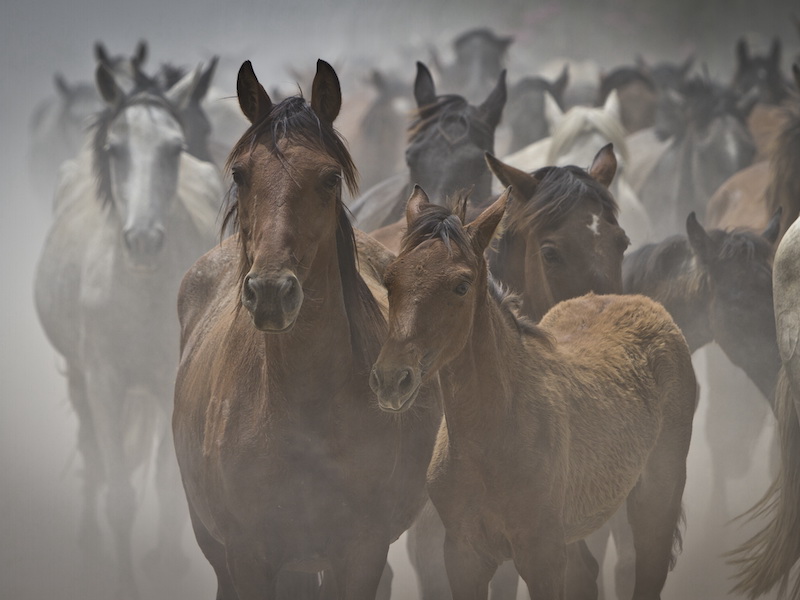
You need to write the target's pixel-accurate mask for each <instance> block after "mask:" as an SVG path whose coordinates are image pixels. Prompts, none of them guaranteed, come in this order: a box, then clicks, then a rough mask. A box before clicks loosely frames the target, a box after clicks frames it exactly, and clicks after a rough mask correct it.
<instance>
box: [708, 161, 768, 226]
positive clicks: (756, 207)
mask: <svg viewBox="0 0 800 600" xmlns="http://www.w3.org/2000/svg"><path fill="white" fill-rule="evenodd" d="M769 179H770V169H769V162H768V161H761V162H758V163H756V164H754V165H751V166H749V167H747V168H746V169H742V170H741V171H738V172H736V173H734V174H733V175H732V176H731V177H729V178H728V179H727V180H725V182H723V184H722V185H721V186H720V187H719V188H718V189H717V191H716V192H714V195H713V196H711V198H710V199H709V201H708V206H707V208H706V217H705V223H706V227H708V228H713V229H726V230H727V229H733V228H734V227H752V228H753V229H763V228H764V227H766V225H767V222H768V221H769V217H770V216H771V215H769V214H768V212H767V204H766V201H767V199H766V191H767V186H768V185H769Z"/></svg>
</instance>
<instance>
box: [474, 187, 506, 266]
mask: <svg viewBox="0 0 800 600" xmlns="http://www.w3.org/2000/svg"><path fill="white" fill-rule="evenodd" d="M510 195H511V188H510V187H507V188H506V189H505V191H504V192H503V193H502V194H500V197H499V198H498V199H497V200H495V201H494V202H493V203H492V204H491V206H489V207H488V208H487V209H486V210H484V211H483V212H482V213H481V214H480V215H478V216H477V218H476V219H475V220H474V221H473V222H472V223H470V224H469V225H467V227H466V230H467V234H469V237H470V239H472V241H473V242H474V243H475V244H476V245H477V246H478V248H479V249H480V250H481V252H483V251H484V250H486V248H488V247H489V244H490V243H491V241H492V238H493V237H494V234H495V231H497V227H498V226H499V225H500V221H502V220H503V215H505V214H506V207H507V206H508V202H509V196H510Z"/></svg>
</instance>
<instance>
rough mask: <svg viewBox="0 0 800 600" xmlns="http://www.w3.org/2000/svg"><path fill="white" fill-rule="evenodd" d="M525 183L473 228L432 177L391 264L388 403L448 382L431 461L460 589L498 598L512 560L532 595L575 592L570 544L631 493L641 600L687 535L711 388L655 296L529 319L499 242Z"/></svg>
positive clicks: (609, 300) (380, 381)
mask: <svg viewBox="0 0 800 600" xmlns="http://www.w3.org/2000/svg"><path fill="white" fill-rule="evenodd" d="M508 197H509V190H506V192H505V193H504V194H503V195H502V196H501V197H500V198H499V199H498V200H497V201H496V202H495V203H494V204H492V205H491V206H490V207H489V208H487V209H486V210H485V211H484V212H483V213H482V214H481V215H480V216H479V217H478V218H477V219H476V220H475V221H474V222H472V223H471V224H470V225H468V226H466V227H464V226H462V225H461V222H460V220H459V219H458V217H456V216H454V215H453V214H451V212H450V211H449V210H447V209H444V208H442V207H439V206H435V205H432V204H430V203H429V202H428V200H427V197H426V196H425V193H424V192H423V191H422V190H421V189H419V188H417V189H415V191H414V193H413V194H412V196H411V198H410V199H409V202H408V206H407V209H406V218H407V221H408V233H407V234H406V236H405V238H404V240H403V245H402V249H401V252H400V255H399V256H398V258H397V259H396V260H395V261H393V262H392V263H391V264H390V265H389V267H388V268H387V271H386V275H385V284H386V287H387V290H388V293H389V337H388V339H387V341H386V343H385V344H384V346H383V348H382V349H381V353H380V356H379V357H378V361H377V362H376V364H375V366H374V368H373V370H372V374H371V376H370V384H371V386H372V389H373V390H374V391H375V393H376V394H377V396H378V402H379V404H380V405H381V406H382V407H388V408H389V409H392V410H399V409H400V408H406V409H407V408H409V407H411V406H413V404H414V401H415V399H416V396H417V390H419V389H420V386H422V385H424V384H425V383H426V382H429V381H432V380H434V379H435V378H436V377H437V375H438V376H440V377H441V382H442V387H443V397H444V405H443V407H444V414H445V418H444V421H443V423H442V426H441V428H440V430H439V437H438V440H437V443H436V448H435V451H434V457H433V460H432V462H431V465H430V467H429V469H428V491H429V494H430V497H431V500H432V501H433V503H434V505H435V506H436V508H437V510H438V511H439V514H440V516H441V518H442V521H443V522H444V525H445V529H446V531H447V535H446V540H445V563H446V567H447V574H448V578H449V580H450V586H451V589H452V592H453V598H454V599H456V600H461V599H484V598H487V595H488V584H489V580H490V579H491V577H492V575H493V573H494V572H495V570H496V569H497V566H498V565H499V564H500V563H502V562H503V561H504V560H505V559H506V558H512V559H513V560H514V563H515V566H516V567H517V570H518V571H519V573H520V575H521V576H522V578H523V580H524V581H525V583H526V584H527V586H528V590H529V593H530V595H531V598H536V599H539V598H559V599H561V598H564V587H565V569H566V557H567V544H569V543H571V542H575V541H577V540H580V539H582V538H584V537H585V536H586V535H588V534H589V533H591V532H592V531H594V530H595V529H597V528H598V527H600V525H602V524H603V523H604V522H605V521H606V520H607V519H608V518H609V517H610V516H611V515H612V514H613V513H614V512H615V511H616V510H617V508H618V507H619V506H621V505H622V503H623V502H625V500H626V498H629V499H630V500H631V501H630V502H629V503H628V512H629V517H630V521H631V525H632V529H633V535H634V540H635V545H636V550H637V557H636V590H635V594H634V598H636V599H644V598H658V597H659V593H660V591H661V589H662V587H663V585H664V582H665V580H666V575H667V571H668V569H669V566H670V563H671V562H672V561H673V560H674V555H673V553H672V549H673V546H674V545H675V544H678V543H679V541H680V537H679V533H678V530H677V524H678V520H679V517H680V513H681V496H682V493H683V487H684V483H685V477H686V454H687V452H688V449H689V440H690V437H691V429H692V417H693V415H694V410H695V405H696V398H697V384H696V381H695V376H694V371H693V369H692V365H691V360H690V356H689V351H688V348H687V347H686V342H685V341H684V339H683V336H682V335H681V333H680V331H679V330H678V328H677V326H676V325H675V324H674V323H673V321H672V319H671V318H670V317H669V315H668V314H667V313H666V311H665V310H664V309H663V308H662V307H661V306H660V305H658V304H656V303H654V302H652V301H651V300H649V299H646V298H644V297H641V296H595V295H587V296H584V297H582V298H578V299H574V300H570V301H567V302H563V303H561V304H559V305H558V306H557V307H555V308H554V309H553V310H551V311H550V312H549V313H548V314H547V315H546V316H545V317H544V319H543V320H542V322H541V326H536V325H533V324H532V323H530V322H528V321H526V320H524V319H521V318H519V317H517V315H516V314H514V312H513V311H512V309H511V308H510V305H511V304H512V303H511V302H509V301H508V299H507V298H505V297H503V294H502V293H501V292H499V290H498V289H497V287H496V286H495V285H494V284H493V282H492V281H491V280H490V279H489V277H488V270H487V266H486V262H485V259H484V257H483V252H484V250H485V249H486V247H487V246H488V244H489V243H490V241H491V239H492V237H493V235H494V233H495V229H496V228H497V226H498V224H499V223H500V221H501V219H502V217H503V214H504V212H505V209H506V204H507V201H508Z"/></svg>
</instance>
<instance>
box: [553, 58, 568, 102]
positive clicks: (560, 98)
mask: <svg viewBox="0 0 800 600" xmlns="http://www.w3.org/2000/svg"><path fill="white" fill-rule="evenodd" d="M568 85H569V65H568V64H567V63H564V68H563V69H561V75H559V76H558V79H556V80H555V81H554V82H553V85H552V90H553V99H554V100H555V101H556V102H557V103H558V106H559V107H561V106H563V104H564V92H566V91H567V86H568Z"/></svg>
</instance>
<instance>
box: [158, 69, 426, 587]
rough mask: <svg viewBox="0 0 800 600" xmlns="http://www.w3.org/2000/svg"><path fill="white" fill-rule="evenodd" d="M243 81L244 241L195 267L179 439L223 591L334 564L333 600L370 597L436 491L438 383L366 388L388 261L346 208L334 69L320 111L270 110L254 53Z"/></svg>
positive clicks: (237, 178) (240, 181)
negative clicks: (388, 407)
mask: <svg viewBox="0 0 800 600" xmlns="http://www.w3.org/2000/svg"><path fill="white" fill-rule="evenodd" d="M238 91H239V100H240V104H241V106H242V109H243V112H244V113H245V115H247V116H248V118H250V119H251V121H252V122H253V127H251V129H250V130H249V131H248V132H247V133H246V134H245V137H244V138H243V140H242V142H240V143H239V144H238V145H237V146H236V148H235V149H234V153H233V154H232V156H231V159H230V160H229V164H230V166H231V168H232V169H233V172H234V190H233V193H232V198H234V199H235V202H236V211H235V212H233V211H232V212H230V213H229V214H230V215H231V218H234V217H235V219H236V221H237V224H238V233H236V234H235V235H233V236H232V237H230V238H228V239H227V240H225V241H224V242H223V243H222V244H221V245H220V246H219V247H218V248H215V249H214V250H212V251H211V252H209V253H208V254H206V255H205V256H204V257H202V258H201V259H200V260H199V261H198V262H197V263H196V264H195V265H194V267H193V268H192V269H191V270H190V271H189V272H188V273H187V275H186V277H185V278H184V281H183V284H182V288H181V293H180V300H179V311H180V317H181V326H182V333H181V339H182V352H181V364H180V368H179V372H178V377H177V383H176V388H175V412H174V417H173V431H174V434H175V447H176V452H177V456H178V462H179V464H180V467H181V474H182V477H183V482H184V487H185V490H186V495H187V499H188V501H189V507H190V512H191V515H192V522H193V526H194V529H195V534H196V537H197V541H198V543H199V545H200V547H201V549H202V550H203V552H204V554H205V555H206V557H207V558H208V560H209V562H210V563H211V565H212V566H213V568H214V570H215V572H216V575H217V579H218V585H219V588H218V595H217V598H218V599H221V600H222V599H224V600H255V599H256V598H257V599H259V600H263V599H265V598H268V599H270V600H272V599H274V598H276V593H277V592H276V586H277V578H278V574H279V573H280V572H281V571H301V572H307V573H313V574H314V575H312V576H311V578H312V579H311V581H312V583H313V584H314V587H315V582H316V573H317V572H318V571H321V570H325V588H326V589H325V592H326V594H327V597H329V598H339V599H345V598H346V599H348V600H350V599H361V600H372V599H373V598H374V597H375V593H376V590H377V587H378V582H379V580H380V577H381V573H382V571H383V569H384V565H385V560H386V554H387V551H388V547H389V544H390V543H391V542H392V541H393V540H395V539H396V538H397V537H398V536H399V535H400V534H401V533H402V532H403V531H405V529H406V528H407V527H408V526H409V525H410V524H411V522H412V520H413V519H414V517H415V515H416V513H417V512H418V510H419V509H420V508H421V506H422V504H423V502H424V500H425V498H426V496H425V489H424V483H425V470H426V467H427V465H428V462H429V459H430V455H431V451H432V446H433V438H434V435H435V431H436V428H437V426H438V423H439V421H440V411H439V400H438V392H437V388H435V387H430V388H427V387H426V388H425V389H423V391H422V394H423V395H424V397H425V400H423V402H422V403H421V404H420V405H419V406H415V407H414V408H413V409H411V410H409V411H408V412H407V413H406V414H403V415H396V414H386V413H384V412H382V411H380V410H379V407H378V406H377V405H376V403H375V399H374V396H373V395H372V393H371V392H370V390H369V387H368V384H367V373H368V370H369V367H370V365H371V364H372V361H373V360H374V357H375V353H376V351H377V348H378V347H379V345H380V343H382V340H383V338H384V336H385V327H386V325H385V321H384V318H383V316H382V314H381V311H380V306H379V303H378V302H377V301H376V298H375V297H374V296H373V295H372V294H371V293H370V289H375V288H376V286H377V282H375V281H374V276H375V275H376V274H379V273H380V272H381V271H382V269H383V267H382V264H385V261H386V260H385V259H386V257H385V256H382V253H383V250H381V249H380V248H379V247H375V246H373V245H372V244H371V242H369V241H368V240H365V239H364V238H363V236H362V235H361V234H354V232H353V230H352V228H351V226H350V223H349V220H348V218H347V213H346V210H345V208H344V205H343V204H342V200H341V191H342V185H341V181H340V180H341V179H344V180H345V182H347V183H348V184H349V183H351V182H352V181H354V171H350V170H349V169H350V167H351V163H350V161H349V155H347V154H346V150H344V146H343V145H341V141H339V140H338V138H337V137H336V136H335V134H334V132H333V128H332V122H333V119H334V118H335V117H336V115H337V113H338V110H339V103H340V102H341V96H340V91H339V84H338V79H337V78H336V75H335V73H333V70H332V69H331V67H330V66H329V65H327V64H326V63H323V62H322V61H320V62H319V63H318V70H317V76H316V78H315V81H314V85H313V92H312V98H311V102H310V106H309V104H307V103H305V102H304V101H299V100H298V98H290V99H288V100H285V101H284V102H283V103H281V104H279V105H272V103H271V101H270V99H269V97H268V96H267V94H266V92H265V91H264V89H263V87H261V86H260V84H259V83H258V81H257V79H256V78H255V74H254V73H253V72H252V67H250V65H249V62H248V63H245V65H243V67H242V70H241V71H240V76H239V86H238ZM285 103H288V104H285ZM276 123H277V124H278V125H277V126H275V124H276ZM297 128H306V129H305V130H301V131H298V130H297ZM315 131H316V134H315V133H314V132H315ZM359 247H360V248H366V249H368V250H369V260H366V261H364V263H363V264H362V265H361V266H362V269H361V271H360V272H359V271H358V270H357V265H358V263H357V261H356V253H355V250H356V248H359ZM370 279H372V280H373V281H372V283H371V284H370V283H369V282H368V281H365V280H370ZM291 597H292V598H297V597H298V596H297V592H293V595H291Z"/></svg>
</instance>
